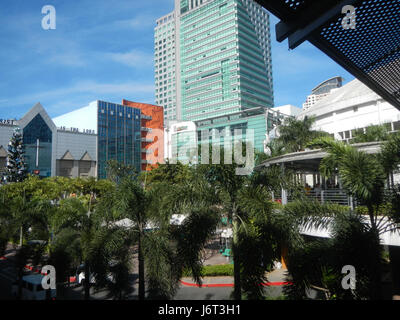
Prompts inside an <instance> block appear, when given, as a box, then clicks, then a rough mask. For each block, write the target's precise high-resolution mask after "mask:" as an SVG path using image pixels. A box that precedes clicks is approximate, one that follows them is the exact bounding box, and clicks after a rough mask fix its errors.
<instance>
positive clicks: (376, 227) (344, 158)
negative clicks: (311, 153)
mask: <svg viewBox="0 0 400 320" xmlns="http://www.w3.org/2000/svg"><path fill="white" fill-rule="evenodd" d="M396 139H398V138H396ZM394 141H397V140H394ZM393 145H396V144H395V143H393V142H392V145H391V144H387V145H385V146H384V147H383V150H382V152H381V153H380V154H378V155H372V154H366V153H364V152H362V151H358V150H357V149H355V148H353V147H352V146H349V145H346V144H344V143H343V142H337V141H334V140H333V139H330V138H319V139H316V140H314V141H313V142H312V143H311V144H310V146H312V147H320V148H322V149H323V150H325V151H326V152H328V156H327V157H325V158H324V159H323V160H322V161H321V165H320V171H321V173H322V174H323V175H325V176H326V177H331V176H332V175H333V174H338V175H339V179H340V181H341V183H342V185H343V188H344V189H345V190H347V192H348V193H349V194H350V195H352V196H353V197H354V198H355V199H357V201H358V202H359V203H360V204H361V205H364V206H365V207H366V208H367V214H368V217H369V223H370V229H369V231H368V232H370V233H371V234H373V235H374V237H375V240H376V243H379V241H380V240H379V237H380V235H381V234H382V233H384V232H386V231H388V230H391V229H392V228H393V227H394V225H393V223H391V222H390V221H389V222H388V220H387V217H384V216H382V215H381V212H382V210H381V208H382V204H383V201H384V195H385V181H386V180H387V176H388V174H389V169H392V168H393V167H396V165H398V162H397V163H396V158H394V159H393V158H392V160H391V158H390V156H391V154H393V152H395V151H396V150H398V147H397V149H396V148H394V147H393ZM397 159H398V158H397ZM316 206H317V205H316ZM298 211H301V208H298ZM319 211H320V212H321V210H319ZM303 212H304V211H303ZM310 212H311V211H308V213H307V214H308V215H310ZM314 212H315V209H314ZM322 212H323V211H322ZM322 212H321V213H322ZM314 218H315V219H314ZM314 218H313V219H311V220H309V222H310V221H311V222H310V223H315V222H316V221H318V222H317V223H321V221H322V222H327V220H326V213H322V215H320V216H317V215H315V216H314ZM389 218H390V217H389ZM320 219H322V220H320ZM375 249H376V251H375V253H374V257H375V259H374V261H373V263H374V267H375V271H376V272H375V273H374V274H373V277H374V278H373V280H372V282H373V284H374V290H373V293H374V295H373V296H372V298H374V299H379V298H380V297H381V263H380V257H381V250H382V249H381V248H380V247H379V246H376V247H375Z"/></svg>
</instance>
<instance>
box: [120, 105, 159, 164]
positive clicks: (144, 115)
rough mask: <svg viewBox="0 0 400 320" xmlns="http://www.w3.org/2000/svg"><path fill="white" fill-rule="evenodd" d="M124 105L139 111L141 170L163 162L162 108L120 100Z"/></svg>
mask: <svg viewBox="0 0 400 320" xmlns="http://www.w3.org/2000/svg"><path fill="white" fill-rule="evenodd" d="M122 104H123V105H124V106H129V107H132V108H136V109H139V110H140V111H141V153H142V157H141V163H142V168H141V170H142V171H150V170H151V169H152V168H154V167H155V166H157V164H158V163H163V162H164V112H163V111H164V110H163V108H162V107H160V106H156V105H152V104H146V103H138V102H132V101H128V100H122Z"/></svg>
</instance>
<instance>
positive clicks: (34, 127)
mask: <svg viewBox="0 0 400 320" xmlns="http://www.w3.org/2000/svg"><path fill="white" fill-rule="evenodd" d="M17 127H19V128H20V129H21V131H22V135H23V143H24V148H25V155H24V160H25V164H26V166H27V170H28V173H30V174H35V175H38V176H40V177H50V176H56V175H59V176H66V177H88V176H96V163H97V154H96V139H97V137H96V135H95V134H94V132H92V131H90V132H89V131H87V132H83V131H80V130H78V129H76V128H68V129H67V128H57V127H56V125H55V123H54V122H53V121H52V119H51V118H50V117H49V116H48V114H47V112H46V110H45V109H44V108H43V106H42V105H41V104H40V103H37V104H36V105H35V106H34V107H33V108H32V109H31V110H29V111H28V112H27V113H26V114H25V115H24V117H22V119H20V120H18V121H16V120H15V121H10V122H9V123H0V164H1V166H2V167H3V168H4V166H5V165H6V158H7V146H8V143H9V141H10V139H11V137H12V135H13V132H14V129H15V128H17Z"/></svg>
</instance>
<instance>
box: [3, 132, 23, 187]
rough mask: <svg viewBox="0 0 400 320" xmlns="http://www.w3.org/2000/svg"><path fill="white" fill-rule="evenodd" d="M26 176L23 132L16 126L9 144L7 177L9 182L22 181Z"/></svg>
mask: <svg viewBox="0 0 400 320" xmlns="http://www.w3.org/2000/svg"><path fill="white" fill-rule="evenodd" d="M26 176H27V172H26V166H25V162H24V146H23V142H22V134H21V130H20V129H19V128H16V129H15V130H14V132H13V135H12V137H11V140H10V142H9V144H8V150H7V169H6V171H5V178H6V181H7V182H21V181H23V180H24V179H25V178H26Z"/></svg>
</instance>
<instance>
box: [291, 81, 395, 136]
mask: <svg viewBox="0 0 400 320" xmlns="http://www.w3.org/2000/svg"><path fill="white" fill-rule="evenodd" d="M305 116H315V117H316V122H315V125H314V129H316V130H323V131H326V132H328V133H331V134H334V137H335V139H338V140H349V139H352V138H353V133H354V131H355V130H356V129H363V128H366V127H368V126H371V125H382V124H387V125H388V128H389V131H397V130H400V111H399V110H398V109H396V108H395V107H393V106H392V105H391V104H389V103H388V102H386V101H385V100H383V99H382V98H381V97H380V96H379V95H377V94H376V93H375V92H374V91H372V90H371V89H369V88H368V87H367V86H366V85H364V84H363V83H362V82H360V81H359V80H357V79H355V80H353V81H351V82H349V83H347V84H346V85H344V86H343V87H341V88H339V89H337V90H335V92H333V93H331V94H330V95H329V96H327V97H325V98H323V99H322V100H320V101H319V102H318V103H316V104H315V105H313V106H312V107H310V108H309V109H307V110H304V111H303V112H301V113H300V115H299V116H298V118H299V119H304V117H305Z"/></svg>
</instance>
